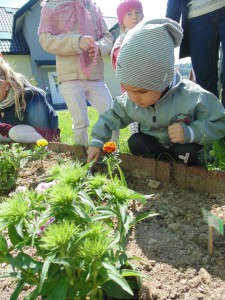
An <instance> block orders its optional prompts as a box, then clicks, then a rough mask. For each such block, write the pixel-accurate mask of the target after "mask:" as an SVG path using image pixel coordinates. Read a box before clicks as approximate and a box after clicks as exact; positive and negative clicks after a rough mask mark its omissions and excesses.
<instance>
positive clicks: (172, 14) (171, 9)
mask: <svg viewBox="0 0 225 300" xmlns="http://www.w3.org/2000/svg"><path fill="white" fill-rule="evenodd" d="M166 17H167V18H170V19H172V20H174V21H176V22H177V23H179V22H180V19H181V1H180V0H168V1H167V8H166Z"/></svg>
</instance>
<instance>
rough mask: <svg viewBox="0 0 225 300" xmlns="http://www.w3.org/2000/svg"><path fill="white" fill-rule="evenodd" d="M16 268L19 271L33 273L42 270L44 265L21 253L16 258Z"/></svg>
mask: <svg viewBox="0 0 225 300" xmlns="http://www.w3.org/2000/svg"><path fill="white" fill-rule="evenodd" d="M13 263H14V267H16V268H18V269H20V270H21V269H25V270H29V269H32V270H33V271H38V270H41V268H42V265H43V263H42V262H40V261H37V260H34V259H33V258H32V257H31V256H29V255H28V254H26V253H23V252H20V253H19V254H18V255H17V256H16V257H15V258H14V261H13Z"/></svg>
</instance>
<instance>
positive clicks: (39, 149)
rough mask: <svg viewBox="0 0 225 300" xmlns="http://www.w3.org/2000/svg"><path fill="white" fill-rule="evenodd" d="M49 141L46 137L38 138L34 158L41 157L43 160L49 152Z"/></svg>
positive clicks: (33, 153)
mask: <svg viewBox="0 0 225 300" xmlns="http://www.w3.org/2000/svg"><path fill="white" fill-rule="evenodd" d="M47 146H48V141H47V140H46V139H40V140H37V142H36V145H35V146H34V148H33V150H32V152H31V153H32V156H33V158H34V159H40V160H41V161H42V160H43V159H44V158H45V156H46V155H47V154H48V152H49V150H48V147H47Z"/></svg>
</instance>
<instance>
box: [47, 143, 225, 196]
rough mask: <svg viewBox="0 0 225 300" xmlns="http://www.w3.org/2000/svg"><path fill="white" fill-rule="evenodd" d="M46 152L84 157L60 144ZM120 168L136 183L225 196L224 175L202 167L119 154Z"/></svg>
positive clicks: (51, 144)
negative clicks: (144, 181) (172, 185)
mask: <svg viewBox="0 0 225 300" xmlns="http://www.w3.org/2000/svg"><path fill="white" fill-rule="evenodd" d="M49 149H50V150H52V151H54V152H58V153H59V152H67V151H69V152H71V153H72V154H73V155H75V156H76V157H77V158H78V159H82V158H84V151H83V148H82V147H79V146H72V145H67V144H60V143H49ZM120 158H121V160H122V163H121V167H122V169H123V170H124V172H125V174H126V173H127V174H130V175H132V176H134V177H138V178H140V180H141V179H142V178H143V179H146V176H147V177H148V178H149V179H156V180H159V181H161V182H162V183H163V184H165V185H168V184H169V183H170V182H171V181H174V182H175V183H177V184H178V185H180V186H182V187H184V188H192V189H193V190H196V191H202V192H208V193H225V172H223V171H207V170H206V169H205V168H203V167H187V166H186V165H184V164H181V163H176V164H172V163H170V162H167V161H156V160H155V159H148V158H143V157H140V156H132V155H129V154H124V153H121V154H120Z"/></svg>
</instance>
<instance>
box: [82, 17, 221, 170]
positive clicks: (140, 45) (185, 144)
mask: <svg viewBox="0 0 225 300" xmlns="http://www.w3.org/2000/svg"><path fill="white" fill-rule="evenodd" d="M182 37H183V33H182V28H181V27H180V25H179V24H178V23H177V22H175V21H172V20H171V19H167V18H165V19H155V20H149V21H146V22H141V23H139V24H138V25H137V26H135V28H134V29H131V30H130V31H129V32H128V34H127V36H126V37H125V39H124V41H123V44H122V46H121V49H120V52H119V55H118V59H117V68H116V75H117V79H118V80H119V82H120V84H121V85H122V86H123V88H124V89H125V90H126V91H127V93H124V94H123V95H121V96H119V97H117V98H116V99H114V101H113V103H112V107H111V109H110V110H108V111H107V112H105V113H104V114H102V115H101V116H100V117H99V120H98V121H97V123H96V124H95V125H94V127H93V130H92V141H91V143H90V147H89V148H88V150H87V153H88V162H90V161H92V160H96V159H98V157H99V156H100V155H101V153H102V147H103V145H104V143H105V142H106V141H107V140H108V138H109V136H110V135H111V133H112V130H119V129H120V128H124V127H126V126H128V125H129V124H130V123H132V122H133V121H136V122H138V123H139V124H140V131H139V132H138V133H136V134H133V135H132V136H131V137H130V138H129V140H128V146H129V148H130V151H131V153H132V154H134V155H141V156H144V157H155V158H160V157H162V155H165V154H169V158H170V159H171V157H172V158H173V159H174V160H178V161H183V163H185V164H187V165H198V164H200V163H202V162H201V157H202V156H201V155H202V153H203V158H204V147H206V146H207V145H210V144H212V143H213V142H214V141H216V140H219V139H222V138H223V137H224V136H225V109H224V108H223V106H222V104H221V103H220V102H219V100H218V99H217V98H216V97H215V96H214V95H213V94H211V93H209V92H208V91H206V90H204V89H203V88H201V87H200V86H199V85H197V84H196V83H194V82H192V81H190V80H187V79H182V77H181V75H180V74H179V73H176V72H175V68H174V63H175V59H174V48H175V47H178V46H179V45H180V43H181V40H182Z"/></svg>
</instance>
